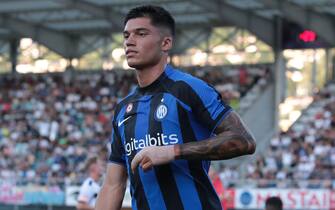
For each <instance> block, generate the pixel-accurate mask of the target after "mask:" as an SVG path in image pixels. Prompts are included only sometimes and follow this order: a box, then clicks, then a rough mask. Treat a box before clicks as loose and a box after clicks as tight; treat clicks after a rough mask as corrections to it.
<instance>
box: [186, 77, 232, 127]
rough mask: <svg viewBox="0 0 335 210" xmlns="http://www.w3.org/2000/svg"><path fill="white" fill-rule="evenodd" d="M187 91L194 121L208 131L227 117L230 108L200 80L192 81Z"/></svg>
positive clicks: (214, 91) (214, 90)
mask: <svg viewBox="0 0 335 210" xmlns="http://www.w3.org/2000/svg"><path fill="white" fill-rule="evenodd" d="M190 86H191V90H190V91H188V93H187V94H188V97H189V104H190V105H191V109H192V112H193V113H194V115H195V117H196V119H197V120H198V121H199V122H201V124H203V125H205V126H206V127H207V128H208V129H209V130H210V131H212V132H213V131H214V129H215V128H216V126H217V125H218V124H219V123H220V122H221V121H222V120H223V119H224V118H225V117H226V116H227V114H228V113H229V112H230V111H231V110H232V108H231V107H230V106H229V105H227V104H226V103H225V102H224V101H223V100H222V98H221V94H220V93H219V92H218V91H217V90H216V89H215V88H214V87H212V86H210V85H209V84H207V83H205V82H204V81H202V80H199V79H194V80H193V81H192V84H190Z"/></svg>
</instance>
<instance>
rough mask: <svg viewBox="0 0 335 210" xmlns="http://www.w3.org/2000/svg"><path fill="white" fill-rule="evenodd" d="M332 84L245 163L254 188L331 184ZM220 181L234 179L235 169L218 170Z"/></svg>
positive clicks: (334, 111) (334, 100) (334, 95)
mask: <svg viewBox="0 0 335 210" xmlns="http://www.w3.org/2000/svg"><path fill="white" fill-rule="evenodd" d="M334 116H335V84H333V83H330V84H328V86H327V87H326V88H325V89H323V90H322V91H320V92H319V93H318V94H315V96H314V102H313V103H312V105H310V107H309V108H308V109H306V110H305V111H304V113H303V115H302V116H301V117H300V119H299V120H298V121H297V122H296V123H295V124H294V125H293V126H292V127H291V128H290V129H289V130H288V131H287V132H282V133H280V134H279V135H278V136H275V137H274V138H272V139H271V142H270V147H269V148H268V149H266V151H264V153H263V154H262V155H261V156H260V157H259V158H258V159H257V160H256V162H255V163H249V164H248V166H247V172H248V173H247V176H246V178H248V179H252V180H257V181H256V182H257V185H256V186H257V187H262V188H269V187H279V188H289V187H296V188H316V189H320V188H325V189H333V188H334V187H335V182H333V180H334V178H335V170H334V163H335V149H334V148H335V147H334V146H335V144H334V141H333V139H334V137H335V132H334V128H335V117H334ZM221 178H222V179H223V180H231V179H238V178H240V177H239V176H238V172H237V171H236V170H232V169H231V168H226V169H222V172H221Z"/></svg>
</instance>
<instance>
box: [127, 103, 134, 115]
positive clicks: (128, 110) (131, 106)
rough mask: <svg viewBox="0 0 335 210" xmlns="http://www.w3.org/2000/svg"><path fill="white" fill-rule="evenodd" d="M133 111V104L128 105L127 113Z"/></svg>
mask: <svg viewBox="0 0 335 210" xmlns="http://www.w3.org/2000/svg"><path fill="white" fill-rule="evenodd" d="M132 109H133V104H132V103H130V104H128V106H127V108H126V112H127V113H129V112H130V111H131V110H132Z"/></svg>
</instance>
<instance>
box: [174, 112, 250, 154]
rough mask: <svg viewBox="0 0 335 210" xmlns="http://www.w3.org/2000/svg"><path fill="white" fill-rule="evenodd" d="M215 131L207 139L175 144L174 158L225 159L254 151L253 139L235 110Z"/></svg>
mask: <svg viewBox="0 0 335 210" xmlns="http://www.w3.org/2000/svg"><path fill="white" fill-rule="evenodd" d="M215 133H216V134H217V135H216V136H215V137H213V138H210V139H208V140H203V141H200V142H190V143H186V144H180V145H175V155H176V157H175V158H176V159H187V160H225V159H231V158H234V157H238V156H241V155H246V154H252V153H254V152H255V149H256V144H255V140H254V138H253V136H252V135H251V134H250V132H249V131H248V129H247V128H246V126H244V124H243V122H242V121H241V119H240V117H239V115H238V114H236V113H235V112H231V113H230V114H229V115H228V116H227V117H226V118H225V119H224V120H223V122H222V123H221V124H220V125H219V126H218V127H217V128H216V129H215Z"/></svg>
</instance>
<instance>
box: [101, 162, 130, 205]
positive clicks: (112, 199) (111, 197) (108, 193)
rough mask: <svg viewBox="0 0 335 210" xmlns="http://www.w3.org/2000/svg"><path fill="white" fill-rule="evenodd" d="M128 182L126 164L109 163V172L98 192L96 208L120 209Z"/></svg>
mask: <svg viewBox="0 0 335 210" xmlns="http://www.w3.org/2000/svg"><path fill="white" fill-rule="evenodd" d="M126 184H127V171H126V168H125V166H123V165H119V164H116V163H109V164H108V167H107V174H106V178H105V181H104V183H103V185H102V188H101V190H100V193H99V194H98V198H97V202H96V204H95V210H120V209H121V205H122V201H123V197H124V192H125V190H126Z"/></svg>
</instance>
